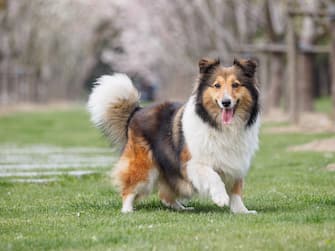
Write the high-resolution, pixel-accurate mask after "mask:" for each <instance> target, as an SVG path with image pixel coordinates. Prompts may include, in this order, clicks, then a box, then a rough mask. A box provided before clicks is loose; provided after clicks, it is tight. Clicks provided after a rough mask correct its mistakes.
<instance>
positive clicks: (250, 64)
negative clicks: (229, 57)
mask: <svg viewBox="0 0 335 251" xmlns="http://www.w3.org/2000/svg"><path fill="white" fill-rule="evenodd" d="M234 65H235V66H237V67H238V68H240V69H241V70H242V71H243V73H244V75H246V76H247V77H250V78H253V77H254V75H255V72H256V67H257V63H256V62H255V61H254V60H251V59H236V58H235V59H234Z"/></svg>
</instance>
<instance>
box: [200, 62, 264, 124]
mask: <svg viewBox="0 0 335 251" xmlns="http://www.w3.org/2000/svg"><path fill="white" fill-rule="evenodd" d="M255 72H256V63H255V62H254V61H252V60H237V59H235V60H234V63H233V65H232V66H230V67H223V66H222V65H221V64H220V60H218V59H217V60H212V59H201V60H200V61H199V79H198V83H197V86H196V90H195V92H196V111H197V113H198V115H199V116H200V117H201V118H202V119H203V120H204V121H205V122H207V123H209V124H210V125H212V126H213V127H217V128H220V127H223V126H225V125H229V124H232V123H233V122H234V120H236V119H239V120H242V121H244V122H245V124H246V126H247V127H248V126H251V125H252V124H253V123H254V122H255V120H256V118H257V114H258V111H259V100H258V99H259V98H258V96H259V95H258V89H257V87H256V79H255Z"/></svg>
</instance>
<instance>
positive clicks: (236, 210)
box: [230, 208, 257, 214]
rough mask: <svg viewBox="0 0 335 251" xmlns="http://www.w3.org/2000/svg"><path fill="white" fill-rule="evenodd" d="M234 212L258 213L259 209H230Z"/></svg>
mask: <svg viewBox="0 0 335 251" xmlns="http://www.w3.org/2000/svg"><path fill="white" fill-rule="evenodd" d="M230 210H231V212H232V213H234V214H257V211H255V210H248V209H247V208H242V209H232V208H231V209H230Z"/></svg>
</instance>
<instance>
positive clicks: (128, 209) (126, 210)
mask: <svg viewBox="0 0 335 251" xmlns="http://www.w3.org/2000/svg"><path fill="white" fill-rule="evenodd" d="M133 211H134V209H133V208H132V207H122V209H121V213H123V214H128V213H132V212H133Z"/></svg>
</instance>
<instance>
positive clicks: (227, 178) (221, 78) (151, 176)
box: [88, 59, 260, 213]
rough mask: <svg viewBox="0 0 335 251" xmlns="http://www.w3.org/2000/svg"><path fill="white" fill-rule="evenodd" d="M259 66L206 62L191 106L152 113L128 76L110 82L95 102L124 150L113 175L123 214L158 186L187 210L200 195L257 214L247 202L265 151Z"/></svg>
mask: <svg viewBox="0 0 335 251" xmlns="http://www.w3.org/2000/svg"><path fill="white" fill-rule="evenodd" d="M255 70H256V64H255V63H254V62H253V61H251V60H234V63H233V65H232V66H231V67H223V66H222V65H221V64H220V61H219V60H211V59H201V60H200V62H199V76H198V80H197V82H196V85H195V88H194V91H193V93H192V95H191V97H190V98H189V99H188V101H187V102H186V103H185V104H179V103H172V102H165V103H161V104H154V105H151V106H148V107H145V108H141V107H140V106H139V94H138V92H137V90H136V89H135V88H134V86H133V84H132V82H131V80H130V79H129V78H128V77H127V76H126V75H124V74H115V75H113V76H102V77H101V78H99V79H98V81H97V84H96V86H95V87H94V89H93V91H92V94H91V95H90V97H89V101H88V109H89V111H90V113H91V120H92V121H93V123H94V124H95V125H97V126H98V127H99V128H101V129H102V131H103V132H104V133H105V135H106V136H107V137H108V138H110V139H111V141H112V142H114V143H116V144H118V145H119V146H121V149H122V154H121V157H120V160H119V161H118V163H117V165H116V166H115V168H114V169H113V171H112V178H113V180H114V183H115V184H116V185H117V186H118V187H119V189H120V191H121V195H122V199H123V206H122V212H131V211H132V210H133V203H134V201H135V200H136V199H137V198H140V197H142V196H144V195H146V194H148V193H150V192H151V191H152V190H153V188H154V187H155V186H156V185H157V186H158V192H159V197H160V199H161V201H162V202H163V203H164V204H165V205H167V206H170V207H172V208H174V209H186V208H185V207H184V205H182V204H181V203H180V202H179V201H178V199H181V198H189V197H191V196H192V194H194V192H198V193H200V194H202V195H205V196H210V198H211V199H212V200H213V202H214V203H215V204H217V205H218V206H220V207H223V206H225V205H228V206H230V209H231V211H232V212H234V213H254V212H255V211H249V210H248V209H247V208H246V207H245V206H244V204H243V202H242V189H243V179H244V177H245V176H246V174H247V172H248V169H249V166H250V162H251V159H252V156H253V155H254V153H255V151H256V150H257V148H258V131H259V123H260V122H259V120H260V119H259V98H258V96H259V93H258V89H257V87H256V80H255Z"/></svg>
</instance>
